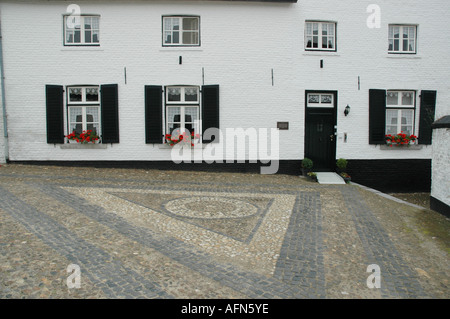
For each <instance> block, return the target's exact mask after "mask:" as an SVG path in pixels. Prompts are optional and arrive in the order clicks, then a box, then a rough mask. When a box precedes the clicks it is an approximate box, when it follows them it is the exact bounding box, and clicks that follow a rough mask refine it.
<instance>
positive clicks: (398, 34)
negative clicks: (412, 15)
mask: <svg viewBox="0 0 450 319" xmlns="http://www.w3.org/2000/svg"><path fill="white" fill-rule="evenodd" d="M394 38H395V39H398V38H400V27H394Z"/></svg>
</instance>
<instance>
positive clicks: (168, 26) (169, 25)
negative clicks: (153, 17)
mask: <svg viewBox="0 0 450 319" xmlns="http://www.w3.org/2000/svg"><path fill="white" fill-rule="evenodd" d="M164 26H165V30H166V31H170V30H180V19H178V18H165V19H164Z"/></svg>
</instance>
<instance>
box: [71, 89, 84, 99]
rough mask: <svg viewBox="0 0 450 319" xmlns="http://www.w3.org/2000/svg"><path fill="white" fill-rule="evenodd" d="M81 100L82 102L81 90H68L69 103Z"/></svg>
mask: <svg viewBox="0 0 450 319" xmlns="http://www.w3.org/2000/svg"><path fill="white" fill-rule="evenodd" d="M81 100H82V91H81V88H69V101H70V102H81Z"/></svg>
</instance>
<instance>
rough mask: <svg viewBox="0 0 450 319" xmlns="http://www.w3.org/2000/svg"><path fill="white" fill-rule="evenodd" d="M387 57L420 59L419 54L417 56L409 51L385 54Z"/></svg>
mask: <svg viewBox="0 0 450 319" xmlns="http://www.w3.org/2000/svg"><path fill="white" fill-rule="evenodd" d="M386 58H388V59H411V60H417V59H422V57H421V56H418V55H417V54H411V53H391V54H389V53H388V55H387V56H386Z"/></svg>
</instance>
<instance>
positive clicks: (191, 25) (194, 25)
mask: <svg viewBox="0 0 450 319" xmlns="http://www.w3.org/2000/svg"><path fill="white" fill-rule="evenodd" d="M183 30H198V18H183Z"/></svg>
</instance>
